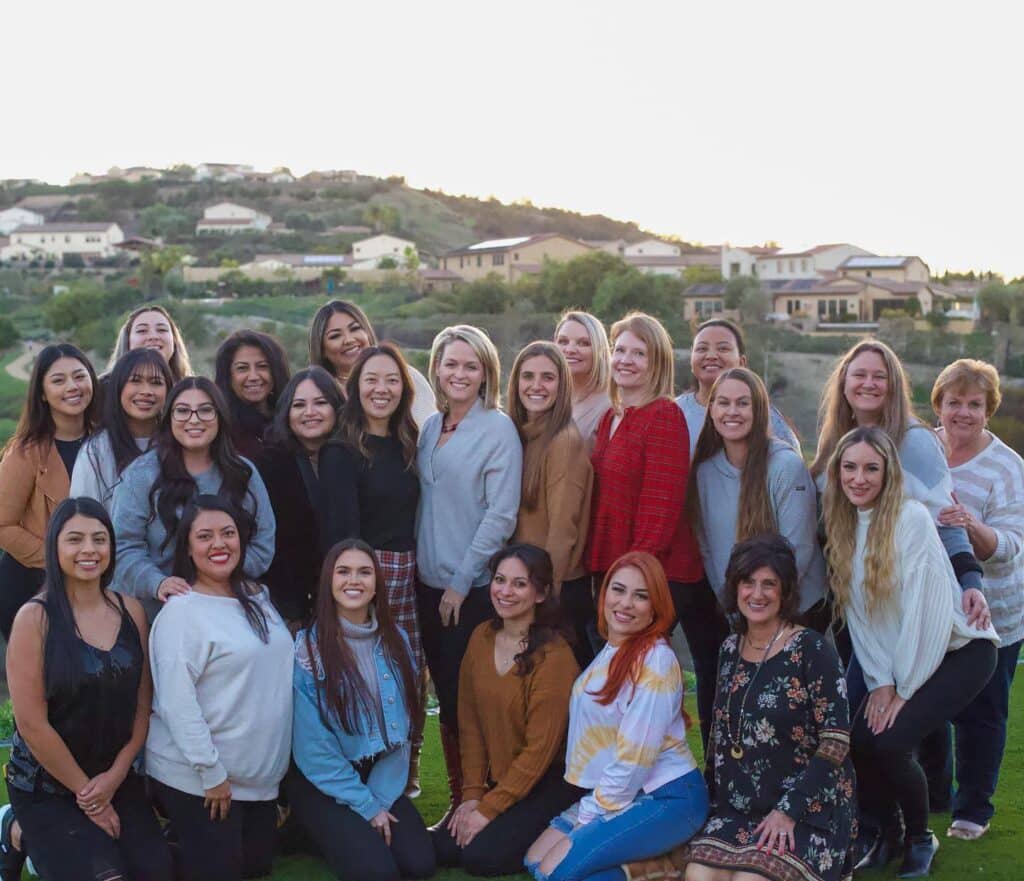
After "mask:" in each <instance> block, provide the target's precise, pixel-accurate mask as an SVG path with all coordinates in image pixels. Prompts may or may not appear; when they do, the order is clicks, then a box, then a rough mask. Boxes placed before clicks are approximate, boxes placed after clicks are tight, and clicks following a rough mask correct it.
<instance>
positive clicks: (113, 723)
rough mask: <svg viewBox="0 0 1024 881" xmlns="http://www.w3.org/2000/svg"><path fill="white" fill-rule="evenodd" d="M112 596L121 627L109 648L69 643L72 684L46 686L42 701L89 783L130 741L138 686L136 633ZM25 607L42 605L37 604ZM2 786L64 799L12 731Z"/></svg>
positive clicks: (78, 641) (140, 662)
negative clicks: (74, 676)
mask: <svg viewBox="0 0 1024 881" xmlns="http://www.w3.org/2000/svg"><path fill="white" fill-rule="evenodd" d="M113 596H115V597H117V602H118V603H119V604H120V606H121V627H120V629H119V630H118V632H117V641H116V642H115V643H114V645H113V648H111V649H110V650H109V651H103V650H102V649H98V648H96V647H95V646H93V645H90V644H89V643H87V642H86V641H85V640H84V639H82V638H81V637H75V641H74V644H73V645H72V646H71V651H72V652H73V653H74V659H75V665H76V667H77V668H78V676H77V681H76V682H75V683H73V684H72V683H69V682H64V683H60V682H58V683H54V684H51V685H49V686H48V691H47V695H46V717H47V719H48V720H49V722H50V725H52V726H53V729H54V730H55V731H56V732H57V734H58V735H60V738H61V740H63V741H64V743H65V744H66V745H67V748H68V749H69V750H70V752H71V755H73V756H74V757H75V761H76V762H78V766H79V767H80V768H81V769H82V770H83V771H84V772H85V773H86V774H88V775H89V777H95V776H96V775H97V774H100V773H102V772H104V771H107V770H109V768H110V766H111V765H113V764H114V759H116V758H117V754H118V753H119V752H120V751H121V750H122V749H123V748H124V746H125V744H126V743H128V741H129V740H131V737H132V727H133V726H134V724H135V709H136V706H137V704H138V699H139V682H140V681H141V680H142V665H143V655H142V642H141V640H140V638H139V630H138V628H137V627H136V626H135V621H134V620H133V619H132V616H131V615H130V614H129V613H128V610H127V609H126V608H125V605H124V600H123V599H121V597H120V596H118V595H117V594H113ZM29 602H33V603H39V604H40V605H44V602H43V600H41V599H38V598H37V599H33V600H30V601H29ZM7 785H8V786H14V787H16V788H18V789H22V790H26V791H29V792H31V791H33V790H37V789H39V790H42V791H44V792H50V793H55V794H60V795H70V793H69V792H68V790H67V789H66V788H65V787H64V786H63V785H62V784H61V783H59V782H58V781H57V780H56V779H54V778H53V777H51V776H50V774H49V773H47V772H46V771H45V770H44V769H43V767H42V766H41V765H40V764H39V762H38V761H36V758H35V756H33V755H32V752H31V751H30V750H29V748H28V744H26V743H25V741H24V740H22V738H21V735H20V734H19V733H18V731H17V729H15V732H14V737H13V739H12V743H11V759H10V762H9V763H8V765H7Z"/></svg>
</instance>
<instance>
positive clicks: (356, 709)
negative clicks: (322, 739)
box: [304, 538, 419, 734]
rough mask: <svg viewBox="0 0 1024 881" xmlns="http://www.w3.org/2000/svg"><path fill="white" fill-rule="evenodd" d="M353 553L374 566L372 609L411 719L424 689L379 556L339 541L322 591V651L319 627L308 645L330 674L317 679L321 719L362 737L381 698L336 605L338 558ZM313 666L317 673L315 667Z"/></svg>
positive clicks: (317, 618)
mask: <svg viewBox="0 0 1024 881" xmlns="http://www.w3.org/2000/svg"><path fill="white" fill-rule="evenodd" d="M349 550H356V551H362V552H363V553H364V554H366V555H367V556H368V557H369V558H370V559H371V560H372V561H373V574H374V588H375V590H374V594H373V600H372V608H373V611H374V614H375V616H376V618H377V634H378V636H379V637H380V641H381V645H382V646H383V647H384V652H385V654H386V655H387V660H388V664H389V665H390V666H391V669H392V670H393V671H394V672H395V674H396V679H398V680H399V681H400V682H401V683H402V697H403V700H404V701H405V706H406V708H407V710H408V711H409V716H410V718H413V717H415V714H416V710H417V708H418V706H419V686H418V682H417V678H416V668H415V665H414V664H413V659H412V654H411V653H410V651H409V646H408V643H407V642H406V640H405V638H404V637H403V635H402V634H401V633H400V632H399V629H398V625H397V624H395V621H394V618H393V617H392V615H391V610H390V608H389V607H388V595H387V587H386V585H385V583H384V573H383V572H382V571H381V568H380V563H379V561H378V560H377V555H376V554H375V553H374V552H373V548H371V547H370V546H369V545H368V544H367V543H366V542H365V541H363V540H362V539H358V538H346V539H344V540H343V541H339V542H338V543H337V544H336V545H334V547H332V548H331V549H330V550H329V551H328V552H327V556H326V557H325V558H324V564H323V566H322V567H321V568H320V587H319V590H318V591H317V599H316V609H315V611H314V619H313V620H314V625H315V628H316V645H315V646H314V645H313V627H307V628H306V631H305V636H304V640H305V648H306V655H307V657H309V658H310V660H311V661H312V660H313V659H315V658H317V657H319V659H320V665H321V668H322V670H323V674H324V675H323V678H321V677H320V676H318V675H315V677H314V678H315V679H316V705H317V710H318V711H319V713H320V719H321V720H322V721H323V723H324V725H325V726H328V727H329V726H330V722H329V721H328V717H329V716H334V718H335V719H337V720H338V722H339V723H340V725H341V727H342V728H343V729H344V730H345V732H346V733H347V734H357V733H358V731H359V720H360V717H361V716H363V715H367V716H369V715H372V714H373V712H374V710H373V708H374V706H375V705H376V698H375V697H374V696H373V695H372V694H370V687H369V686H368V685H367V683H366V680H365V679H363V677H362V674H360V672H359V665H358V664H357V663H356V659H355V655H354V654H353V652H352V649H351V648H350V647H349V645H348V642H347V640H346V639H345V635H344V631H343V629H342V625H341V616H340V614H339V612H338V609H337V604H336V603H335V601H334V592H333V590H332V585H333V582H334V567H335V565H336V564H337V562H338V557H340V556H341V555H342V554H343V553H345V551H349ZM313 666H314V670H316V664H315V662H314V665H313Z"/></svg>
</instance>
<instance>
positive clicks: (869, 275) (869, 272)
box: [864, 269, 871, 278]
mask: <svg viewBox="0 0 1024 881" xmlns="http://www.w3.org/2000/svg"><path fill="white" fill-rule="evenodd" d="M864 274H865V275H866V276H867V277H868V278H871V270H870V269H869V270H868V271H867V272H865V273H864Z"/></svg>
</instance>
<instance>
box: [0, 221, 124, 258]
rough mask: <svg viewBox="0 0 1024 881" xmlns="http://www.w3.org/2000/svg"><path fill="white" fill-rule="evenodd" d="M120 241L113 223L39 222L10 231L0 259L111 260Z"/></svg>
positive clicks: (115, 225)
mask: <svg viewBox="0 0 1024 881" xmlns="http://www.w3.org/2000/svg"><path fill="white" fill-rule="evenodd" d="M123 241H124V231H123V230H122V229H121V227H120V226H118V225H117V224H116V223H112V222H106V223H40V224H35V225H32V226H20V227H18V228H17V229H14V230H12V231H11V240H10V243H9V244H8V245H6V246H5V247H4V248H3V250H2V251H0V260H34V259H44V260H63V259H64V258H65V257H66V256H68V255H69V254H75V255H78V256H80V257H82V258H84V259H96V258H102V257H113V256H115V255H116V254H117V248H116V247H115V245H117V244H118V243H119V242H123Z"/></svg>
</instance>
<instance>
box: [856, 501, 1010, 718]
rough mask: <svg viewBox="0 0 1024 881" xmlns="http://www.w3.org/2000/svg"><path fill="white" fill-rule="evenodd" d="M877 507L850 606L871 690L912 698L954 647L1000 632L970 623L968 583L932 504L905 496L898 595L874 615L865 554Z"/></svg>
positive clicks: (862, 518) (863, 523) (863, 519)
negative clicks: (956, 567) (891, 689)
mask: <svg viewBox="0 0 1024 881" xmlns="http://www.w3.org/2000/svg"><path fill="white" fill-rule="evenodd" d="M871 517H872V512H871V511H860V512H858V514H857V547H856V550H855V551H854V555H853V571H852V584H851V591H850V593H851V596H850V603H849V605H848V607H847V609H846V618H847V622H848V623H849V626H850V637H851V638H852V640H853V647H854V650H855V651H856V653H857V660H859V661H860V665H861V667H862V668H863V670H864V681H865V682H866V683H867V687H868V690H870V691H873V690H874V689H876V688H880V687H881V686H883V685H894V686H895V687H896V692H897V694H899V696H900V697H902V698H903V699H904V700H909V699H910V698H911V697H913V696H914V693H915V692H916V691H917V690H918V689H919V688H920V687H921V686H922V685H924V683H925V682H927V681H928V680H929V679H930V678H931V676H932V674H933V673H934V672H935V671H936V670H937V669H938V668H939V664H941V663H942V659H943V658H944V657H945V655H946V652H949V651H954V650H956V649H959V648H963V646H965V645H966V644H967V643H968V642H970V641H971V640H972V639H989V640H991V641H992V642H994V643H996V644H998V643H999V637H998V636H996V632H995V630H993V629H992V627H991V625H989V627H988V629H986V630H980V629H978V628H975V627H970V626H968V624H967V617H966V615H964V612H963V608H962V602H961V597H962V593H961V590H960V585H959V584H958V583H957V580H956V574H955V573H954V572H953V566H952V564H951V563H950V562H949V556H948V555H947V554H946V550H945V548H943V546H942V541H941V540H940V539H939V533H938V532H937V530H936V529H935V524H934V522H933V521H932V518H931V515H930V514H929V513H928V509H927V508H926V507H925V506H924V505H923V504H921V502H917V501H914V500H913V499H905V500H904V502H903V508H902V509H901V511H900V515H899V519H898V521H897V524H896V534H895V536H894V541H895V544H896V571H895V582H896V592H895V595H894V596H892V597H890V598H889V601H888V602H887V603H885V604H884V605H882V606H881V607H879V608H877V609H876V610H875V611H874V613H873V614H870V615H869V614H868V610H867V597H866V595H865V591H864V556H865V548H866V544H867V535H868V527H869V526H870V525H871Z"/></svg>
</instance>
